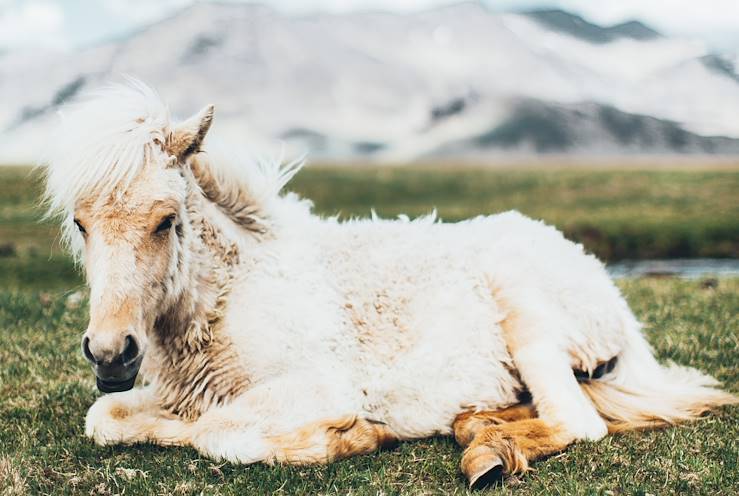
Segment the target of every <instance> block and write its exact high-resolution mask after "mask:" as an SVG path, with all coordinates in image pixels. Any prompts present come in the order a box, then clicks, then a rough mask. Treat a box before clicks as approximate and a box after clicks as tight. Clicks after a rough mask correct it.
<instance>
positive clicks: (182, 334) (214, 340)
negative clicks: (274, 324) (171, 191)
mask: <svg viewBox="0 0 739 496" xmlns="http://www.w3.org/2000/svg"><path fill="white" fill-rule="evenodd" d="M193 194H195V193H193ZM205 201H207V200H205V199H204V198H202V196H201V197H199V198H190V199H189V200H188V210H189V211H190V217H191V226H192V235H191V237H190V246H189V247H188V249H189V250H190V255H191V258H190V263H189V264H188V267H189V273H188V274H181V276H183V278H184V280H185V281H186V283H185V289H184V290H183V291H182V292H181V295H180V296H179V298H178V300H177V301H176V303H175V304H174V305H172V307H171V308H170V309H169V310H168V311H167V312H165V313H164V314H163V315H161V316H159V318H158V319H157V323H156V332H157V344H158V346H157V348H158V350H157V352H158V353H157V355H158V357H157V362H158V363H156V364H155V369H156V372H155V376H156V378H157V387H158V388H159V392H160V397H161V401H162V407H164V408H165V409H167V410H169V411H172V412H173V413H175V414H178V415H180V416H183V417H185V418H190V419H192V418H196V417H197V416H198V415H199V414H200V413H201V412H202V411H203V410H204V409H206V408H207V407H208V406H209V405H210V404H211V403H212V402H214V401H215V402H219V403H220V402H224V401H227V400H228V399H229V398H230V397H232V396H233V395H236V394H239V393H240V392H241V391H243V390H244V388H246V387H248V384H249V379H248V377H247V376H246V373H245V372H244V370H243V367H242V366H241V364H240V363H239V360H238V357H237V355H236V352H235V350H234V349H233V346H231V343H230V339H229V337H228V336H227V335H226V333H225V332H223V329H222V317H223V313H224V311H225V306H226V302H227V299H228V295H229V292H230V289H231V279H232V272H233V267H234V265H236V264H237V263H239V260H240V253H239V244H238V242H237V240H233V239H229V238H228V237H227V236H226V235H225V234H224V232H223V230H222V229H219V227H218V226H217V223H216V222H214V221H213V220H212V219H208V218H207V217H205V214H204V211H205V210H206V209H204V208H203V207H204V205H203V204H202V203H200V202H205ZM214 377H217V378H218V379H219V380H218V381H214ZM198 381H207V382H203V384H197V382H198ZM214 384H215V385H214ZM193 391H199V393H198V394H192V392H193Z"/></svg>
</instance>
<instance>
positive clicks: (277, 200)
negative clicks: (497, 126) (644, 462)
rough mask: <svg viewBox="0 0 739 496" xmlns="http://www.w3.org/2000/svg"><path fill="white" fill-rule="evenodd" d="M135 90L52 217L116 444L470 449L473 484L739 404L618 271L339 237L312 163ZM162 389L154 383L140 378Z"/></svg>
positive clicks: (509, 244)
mask: <svg viewBox="0 0 739 496" xmlns="http://www.w3.org/2000/svg"><path fill="white" fill-rule="evenodd" d="M213 115H214V107H213V106H212V105H209V106H206V107H205V108H204V109H203V110H201V111H200V112H198V113H196V114H195V115H193V116H192V117H190V118H188V119H186V120H184V121H176V120H173V119H172V118H171V116H170V113H169V111H168V107H167V106H166V104H165V103H164V102H163V100H162V98H161V97H160V96H159V95H158V93H157V92H156V91H154V90H153V89H151V88H150V87H149V86H147V85H145V84H144V83H142V82H140V81H138V80H134V79H131V80H129V81H127V82H125V83H119V84H113V85H109V86H107V87H105V88H103V89H101V90H99V91H96V92H93V93H91V94H89V95H87V96H86V97H84V98H81V99H80V100H79V101H77V102H75V103H73V104H70V105H68V106H67V108H66V109H65V111H64V113H63V119H62V121H61V123H60V125H59V128H58V132H57V135H56V138H55V140H53V142H52V143H51V144H50V149H51V150H52V154H51V156H50V160H49V161H48V164H47V166H46V168H45V170H46V177H45V180H46V193H45V198H46V200H47V202H48V208H49V212H50V213H51V214H52V215H58V216H59V218H60V222H61V230H62V233H63V239H64V240H65V241H66V245H67V247H68V249H69V251H70V252H71V253H72V255H73V256H74V257H75V260H76V261H77V262H78V263H79V265H80V266H81V267H83V270H84V272H85V276H86V281H87V284H88V286H89V326H88V327H87V329H86V331H85V332H84V335H83V338H82V343H81V347H82V353H83V355H84V356H85V358H86V359H87V360H88V361H89V362H90V364H91V366H92V369H93V371H94V373H95V377H96V382H97V387H98V389H99V390H100V391H101V392H103V393H106V394H104V395H102V396H101V397H99V398H98V399H97V400H96V401H95V402H94V404H93V405H92V406H91V407H90V408H89V410H88V412H87V415H86V418H85V434H86V435H87V436H88V437H89V438H91V439H93V440H94V442H96V443H97V444H99V445H111V444H117V443H122V444H133V443H143V442H151V443H156V444H159V445H170V446H191V447H194V448H195V449H196V450H197V451H199V452H200V453H202V454H203V455H205V456H208V457H211V458H213V459H217V460H227V461H230V462H234V463H243V464H250V463H255V462H264V463H288V464H309V463H329V462H332V461H334V460H337V459H341V458H345V457H348V456H352V455H360V454H367V453H371V452H373V451H375V450H378V449H381V448H384V447H388V446H391V445H394V444H395V443H397V442H399V441H403V440H410V439H419V438H426V437H430V436H437V435H453V436H454V437H455V439H456V440H457V441H458V442H459V444H460V445H461V446H462V447H463V448H464V452H463V454H462V456H461V470H462V472H463V473H464V475H465V476H466V478H467V480H468V481H469V483H470V485H471V486H472V487H478V486H479V485H481V484H483V483H487V482H489V481H490V480H491V479H495V478H499V477H501V476H504V475H507V474H515V473H520V472H524V471H526V470H527V469H528V467H529V463H530V462H531V461H532V460H534V459H537V458H540V457H544V456H547V455H550V454H553V453H556V452H559V451H562V450H564V449H565V448H566V447H567V446H568V445H570V444H572V443H574V442H577V441H581V440H599V439H602V438H603V437H604V436H606V435H607V434H608V433H609V432H618V431H623V430H628V429H639V428H645V427H657V426H661V425H668V424H674V423H677V422H681V421H687V420H691V419H695V418H697V417H698V416H700V415H702V414H703V413H704V412H706V411H708V410H710V409H713V408H715V407H718V406H721V405H725V404H729V403H736V401H737V398H736V397H735V396H733V395H731V394H729V393H727V392H724V391H722V390H721V389H720V388H719V387H718V383H717V381H716V380H714V379H713V378H712V377H710V376H708V375H705V374H703V373H701V372H699V371H697V370H695V369H692V368H688V367H683V366H680V365H676V364H666V365H662V364H660V363H658V361H657V360H656V359H655V357H654V355H653V353H652V351H651V349H650V347H649V345H648V343H647V341H646V340H645V338H644V336H643V335H642V333H641V325H640V323H639V322H638V320H637V319H636V318H635V316H634V314H633V313H632V312H631V310H630V309H629V307H628V305H627V303H626V301H625V300H624V298H623V296H622V295H621V293H620V291H619V289H618V288H617V287H616V286H615V285H614V283H613V282H612V280H611V278H610V277H609V275H608V273H607V272H606V270H605V268H604V266H603V264H602V263H601V262H600V261H599V260H597V259H596V258H595V257H594V256H593V255H590V254H587V253H586V252H585V251H584V249H583V247H582V246H581V245H579V244H575V243H573V242H571V241H569V240H567V239H566V238H565V237H564V236H563V235H562V233H561V232H560V231H558V230H557V229H555V228H554V227H551V226H548V225H546V224H544V223H542V222H540V221H536V220H532V219H530V218H527V217H526V216H524V215H522V214H520V213H517V212H515V211H510V212H505V213H500V214H497V215H490V216H479V217H476V218H473V219H469V220H465V221H462V222H457V223H444V222H441V221H439V220H438V219H437V218H436V216H435V215H434V214H431V215H428V216H425V217H421V218H418V219H415V220H412V221H411V220H409V219H408V218H407V217H403V216H401V217H399V218H398V219H380V218H377V216H375V215H373V216H372V217H371V218H369V219H350V220H345V221H340V220H339V219H338V218H336V217H329V218H325V217H320V216H318V215H316V214H314V213H313V212H312V204H311V203H310V202H309V201H307V200H305V199H301V198H300V197H298V196H297V195H295V194H293V193H283V192H282V190H283V189H284V187H285V186H286V184H287V183H288V181H289V180H290V179H291V178H292V177H293V176H294V175H295V174H296V173H297V172H298V171H299V170H300V168H301V167H302V162H300V161H296V162H291V163H287V164H282V161H261V162H260V161H246V160H244V158H243V157H242V156H240V155H239V154H235V153H233V150H232V149H229V148H228V147H223V146H221V147H219V146H217V144H214V145H212V146H211V143H215V141H213V139H211V138H209V139H207V140H206V139H205V138H206V134H207V133H208V131H209V129H210V126H211V122H212V120H213ZM138 376H140V377H141V380H140V385H139V386H138V387H134V385H135V382H136V379H137V377H138Z"/></svg>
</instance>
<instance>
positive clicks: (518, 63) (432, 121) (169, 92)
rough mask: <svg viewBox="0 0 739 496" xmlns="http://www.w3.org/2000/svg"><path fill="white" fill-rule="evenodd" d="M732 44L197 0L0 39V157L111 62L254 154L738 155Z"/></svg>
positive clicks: (34, 143)
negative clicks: (73, 48)
mask: <svg viewBox="0 0 739 496" xmlns="http://www.w3.org/2000/svg"><path fill="white" fill-rule="evenodd" d="M734 60H735V59H733V58H732V57H731V56H726V55H720V54H714V53H711V52H710V51H709V50H708V49H707V48H706V47H705V45H704V44H703V43H701V42H698V41H695V40H683V39H672V38H669V37H665V36H663V35H661V34H659V33H657V32H656V31H654V30H653V29H651V28H649V27H648V26H645V25H644V24H642V23H640V22H637V21H631V22H626V23H623V24H618V25H615V26H599V25H597V24H594V23H592V22H589V21H587V20H585V19H583V18H581V17H579V16H576V15H573V14H570V13H567V12H564V11H561V10H537V11H532V12H524V13H505V14H500V13H492V12H490V11H488V10H486V9H485V8H484V7H483V6H481V5H480V4H478V3H461V4H458V5H454V6H448V7H443V8H438V9H433V10H429V11H425V12H419V13H413V14H403V15H394V14H388V13H371V12H370V13H350V14H343V15H328V14H315V15H308V16H300V17H292V16H287V15H283V14H280V13H279V12H277V11H275V10H273V9H271V8H269V7H265V6H262V5H255V4H235V3H197V4H195V5H193V6H191V7H188V8H186V9H184V10H182V11H181V12H179V13H177V14H176V15H174V16H172V17H170V18H167V19H164V20H162V21H160V22H157V23H154V24H152V25H150V26H147V27H146V28H144V29H141V30H139V31H137V32H134V33H132V34H130V35H129V36H127V37H124V38H121V39H116V40H111V41H109V42H106V43H102V44H99V45H96V46H91V47H87V48H85V49H82V50H79V51H77V52H74V53H56V52H43V53H39V52H34V53H20V52H12V51H4V52H3V51H0V81H2V84H1V85H0V92H1V93H0V96H1V97H2V105H0V133H1V134H0V161H9V160H13V161H19V160H31V159H34V158H36V157H37V155H38V153H39V151H43V147H42V146H39V143H43V141H44V139H45V138H44V136H45V135H46V133H47V132H48V131H49V130H50V129H52V128H53V125H54V122H55V117H54V116H55V112H56V110H57V109H58V108H59V107H60V105H61V104H63V103H65V102H68V101H71V100H73V99H74V98H76V97H77V96H78V95H80V94H82V93H84V91H86V90H89V89H92V88H94V87H96V86H98V85H100V84H101V83H104V82H107V81H109V80H111V79H113V80H115V79H116V78H118V79H120V74H130V75H133V76H136V77H138V78H140V79H142V80H144V81H146V82H148V83H149V84H152V85H153V86H155V87H156V88H157V89H158V90H159V91H160V93H161V94H162V95H163V96H164V98H165V99H166V100H167V101H168V102H169V103H170V106H171V109H172V111H173V113H174V114H175V115H178V116H187V115H189V114H190V113H192V112H194V111H196V110H197V109H199V108H200V107H201V106H203V105H204V104H206V103H215V104H216V120H215V129H216V130H218V132H219V133H220V134H223V135H226V136H227V137H230V138H231V139H236V140H239V141H240V142H242V143H244V144H246V145H247V146H248V147H250V148H251V149H253V150H254V151H255V152H256V153H262V152H264V151H272V150H274V149H276V148H279V146H280V143H284V144H285V145H286V147H287V149H288V152H289V153H291V154H298V153H303V152H308V153H309V154H310V155H311V156H312V157H316V158H324V157H328V158H335V159H347V158H349V159H351V158H362V159H377V160H408V159H415V158H421V157H429V156H439V155H442V156H449V155H460V156H464V155H470V154H474V155H485V154H493V153H495V154H505V153H514V152H515V153H608V154H636V153H647V154H649V153H659V154H664V153H668V154H669V153H676V154H683V153H720V154H734V153H737V138H739V119H737V118H736V112H737V109H739V77H737V73H736V67H735V64H734Z"/></svg>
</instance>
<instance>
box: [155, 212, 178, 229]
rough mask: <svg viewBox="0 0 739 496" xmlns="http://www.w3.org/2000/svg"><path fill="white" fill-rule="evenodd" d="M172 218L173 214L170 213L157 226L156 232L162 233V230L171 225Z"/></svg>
mask: <svg viewBox="0 0 739 496" xmlns="http://www.w3.org/2000/svg"><path fill="white" fill-rule="evenodd" d="M173 220H174V215H170V216H169V217H167V218H166V219H164V220H163V221H162V222H161V223H160V224H159V225H158V226H157V230H156V232H158V233H162V232H164V231H167V230H169V228H170V227H172V221H173Z"/></svg>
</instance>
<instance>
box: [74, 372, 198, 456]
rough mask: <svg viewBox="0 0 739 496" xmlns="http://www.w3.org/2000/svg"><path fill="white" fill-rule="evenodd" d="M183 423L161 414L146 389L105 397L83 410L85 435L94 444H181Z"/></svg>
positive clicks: (150, 388) (162, 412)
mask: <svg viewBox="0 0 739 496" xmlns="http://www.w3.org/2000/svg"><path fill="white" fill-rule="evenodd" d="M186 432H187V424H186V423H185V422H183V421H181V420H179V419H177V418H175V417H173V416H172V415H170V414H168V413H166V412H164V411H163V410H162V409H161V408H160V407H159V406H158V404H157V401H156V397H155V396H154V390H153V388H152V387H150V386H147V387H143V388H136V389H131V390H130V391H126V392H122V393H114V394H107V395H105V396H102V397H100V398H98V399H97V401H95V403H94V404H93V405H92V406H91V407H90V409H89V410H88V411H87V416H86V418H85V434H86V435H87V437H90V438H92V439H93V440H94V441H95V442H96V443H97V444H100V445H109V444H119V443H120V444H133V443H140V442H147V441H151V442H155V443H157V444H164V445H184V444H187V443H186V442H184V439H185V437H186V436H185V433H186Z"/></svg>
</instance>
